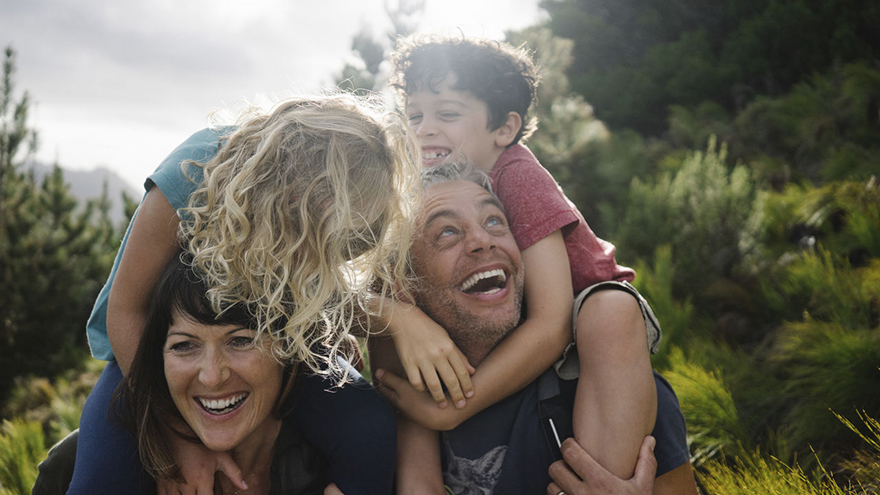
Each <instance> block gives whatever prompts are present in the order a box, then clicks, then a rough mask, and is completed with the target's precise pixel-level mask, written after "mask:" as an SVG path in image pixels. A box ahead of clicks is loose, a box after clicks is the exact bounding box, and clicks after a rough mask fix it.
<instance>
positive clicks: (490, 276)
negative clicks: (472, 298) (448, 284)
mask: <svg viewBox="0 0 880 495" xmlns="http://www.w3.org/2000/svg"><path fill="white" fill-rule="evenodd" d="M506 285H507V274H506V273H504V270H502V269H500V268H496V269H495V270H488V271H485V272H479V273H475V274H473V275H471V276H470V277H468V279H467V280H465V281H464V282H462V283H461V285H459V286H458V290H460V291H462V292H464V293H465V294H494V293H496V292H498V291H500V290H501V289H503V288H504V287H505V286H506Z"/></svg>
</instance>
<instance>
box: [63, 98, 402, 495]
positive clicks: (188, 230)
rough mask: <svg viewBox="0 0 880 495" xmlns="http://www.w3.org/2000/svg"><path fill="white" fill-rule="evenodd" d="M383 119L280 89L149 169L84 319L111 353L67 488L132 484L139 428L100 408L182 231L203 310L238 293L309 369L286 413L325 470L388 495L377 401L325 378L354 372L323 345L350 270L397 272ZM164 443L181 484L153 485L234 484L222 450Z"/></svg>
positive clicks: (234, 300) (383, 416)
mask: <svg viewBox="0 0 880 495" xmlns="http://www.w3.org/2000/svg"><path fill="white" fill-rule="evenodd" d="M385 119H386V114H385V113H384V112H383V111H382V110H381V109H380V108H379V107H378V106H376V105H370V104H369V103H368V102H366V101H364V100H362V99H359V98H355V97H353V96H351V95H335V96H326V97H311V98H295V99H288V100H284V101H281V102H280V103H278V104H277V105H276V106H275V107H274V108H272V109H271V110H270V111H268V112H264V111H255V112H253V113H250V114H248V115H246V116H245V117H244V118H243V119H242V120H241V121H240V122H239V124H237V125H235V126H229V127H223V128H213V129H205V130H202V131H199V132H197V133H195V134H194V135H193V136H191V137H190V138H189V139H188V140H187V141H185V142H184V143H183V144H181V145H180V146H179V147H178V148H177V149H176V150H174V151H173V152H172V153H171V155H169V156H168V158H166V159H165V161H164V162H163V163H162V164H161V165H160V166H159V168H158V169H157V170H156V171H155V172H154V173H153V174H152V175H151V176H150V177H149V178H148V179H147V181H146V183H145V187H146V189H147V192H146V194H145V196H144V199H143V202H142V203H141V205H140V207H139V209H138V211H137V212H136V214H135V217H134V218H133V220H132V223H131V225H130V226H129V230H128V232H127V233H126V236H125V238H124V239H123V243H122V246H121V247H120V250H119V254H118V255H117V258H116V262H115V264H114V267H113V270H112V271H111V274H110V277H109V279H108V281H107V284H106V286H105V287H104V289H103V290H102V292H101V294H100V295H99V296H98V300H97V302H96V304H95V309H94V310H93V312H92V316H91V317H90V319H89V324H88V332H89V344H90V346H91V349H92V354H93V355H94V356H95V357H97V358H100V359H106V360H108V361H110V362H109V363H108V365H107V367H106V368H105V370H104V372H103V373H102V375H101V377H100V379H99V380H98V383H97V384H96V386H95V388H94V389H93V390H92V393H91V394H90V396H89V399H88V401H87V403H86V406H85V408H84V410H83V415H82V419H81V421H80V435H79V441H78V445H77V462H76V467H75V470H74V476H73V480H72V482H71V485H70V489H69V490H68V493H69V494H95V493H132V494H133V493H144V492H143V491H142V490H141V489H140V487H141V485H142V482H141V480H142V479H143V470H142V469H141V467H140V462H139V461H138V457H137V451H138V446H137V442H136V440H135V439H134V438H132V437H131V436H130V435H128V434H127V433H126V432H125V431H124V430H121V429H119V428H118V427H117V426H116V425H114V424H112V423H110V422H108V421H107V410H108V407H109V404H110V398H111V395H112V393H113V390H114V389H115V388H116V386H117V385H118V384H119V383H120V382H121V381H122V377H123V375H124V374H125V373H127V372H128V369H129V366H130V364H131V361H132V358H133V356H134V354H135V351H136V349H137V344H138V342H139V340H140V336H141V334H142V333H143V329H144V325H145V322H146V314H147V310H148V307H149V303H150V294H152V293H153V290H154V287H155V285H156V283H157V281H158V278H159V275H160V274H161V272H162V270H163V269H164V267H165V266H167V265H168V263H169V261H170V260H171V258H172V257H173V256H175V255H176V254H177V253H178V252H179V250H180V241H179V238H180V237H179V235H180V233H181V232H182V233H183V235H184V238H185V239H187V244H186V246H185V247H186V248H187V249H188V250H189V251H190V252H191V253H192V254H193V262H194V264H195V265H196V266H197V267H198V268H199V271H200V273H203V274H204V277H205V279H206V282H207V286H208V287H209V288H208V299H209V301H210V303H211V307H212V309H213V310H214V311H215V312H217V313H222V311H223V310H225V309H226V308H229V307H233V306H236V305H244V306H246V307H247V308H248V309H249V310H250V311H253V315H254V317H255V328H253V329H254V330H256V331H257V333H258V334H260V335H270V336H271V335H273V334H274V335H280V332H272V331H270V330H283V334H284V335H285V337H286V338H288V339H289V342H287V345H285V346H284V347H283V350H284V352H285V356H284V357H285V358H291V359H294V360H295V361H297V362H300V363H303V364H304V365H306V366H307V367H308V368H309V370H310V371H311V372H310V373H305V374H304V375H305V376H304V378H303V383H302V387H301V389H300V390H299V391H298V392H297V393H296V394H294V397H292V398H291V401H292V404H293V407H291V408H290V412H289V413H288V415H289V416H290V419H291V420H292V421H294V422H295V423H296V424H297V425H298V426H299V428H300V430H301V431H303V433H304V435H306V437H307V439H308V440H309V441H310V442H311V443H313V444H314V445H316V446H318V447H319V448H320V449H321V451H322V453H323V454H324V455H325V456H326V457H327V459H328V477H329V480H330V481H332V482H335V483H336V484H337V485H338V486H339V488H340V489H342V490H343V491H344V492H345V493H347V494H348V495H353V494H356V493H375V494H382V493H390V491H391V483H392V480H393V468H394V456H395V445H396V436H395V435H396V430H395V423H394V415H393V411H392V410H391V408H390V406H388V405H387V404H386V403H385V402H384V399H382V397H381V396H379V395H378V393H376V392H375V391H374V390H372V389H370V388H368V387H366V386H357V383H355V385H351V384H348V385H345V386H342V387H339V388H338V390H335V391H334V392H333V393H328V392H327V389H330V388H333V387H334V385H337V384H338V383H339V381H340V380H339V378H338V376H336V377H333V378H327V376H328V375H330V374H331V373H332V372H334V371H335V372H337V375H339V374H340V373H341V374H342V375H345V374H347V375H349V376H353V375H355V372H354V370H352V369H350V368H349V367H347V366H346V365H344V364H343V365H339V364H337V363H339V361H337V359H336V357H337V355H338V354H339V352H338V351H339V349H340V342H343V341H345V336H346V335H347V334H348V332H349V330H350V329H351V327H352V326H353V325H354V315H355V314H356V313H357V311H358V310H359V309H360V308H362V307H363V306H364V300H363V297H362V296H363V295H364V294H366V293H367V290H366V289H367V287H365V286H364V283H363V281H365V280H370V281H373V284H372V285H371V286H370V289H372V290H373V291H376V290H378V291H379V292H383V293H386V294H387V293H388V292H389V291H390V290H391V288H393V287H395V285H396V284H397V281H398V280H399V279H400V277H402V276H403V274H404V267H403V264H402V263H397V262H396V260H399V259H402V255H401V253H400V250H406V249H407V247H408V245H409V230H410V229H411V219H410V217H409V210H410V206H409V205H410V204H411V202H412V201H413V198H414V196H415V193H413V191H416V190H417V188H416V178H417V170H416V165H415V161H414V160H413V159H412V150H413V148H412V147H411V146H410V144H411V142H410V140H409V138H408V135H407V134H406V131H405V126H404V124H403V123H401V122H399V121H392V122H389V121H386V120H385ZM355 275H360V278H358V277H356V276H355ZM359 282H360V283H359ZM377 299H379V300H381V298H377ZM361 382H362V380H361ZM135 393H138V392H137V391H135ZM169 442H170V443H171V444H172V447H173V449H172V450H173V453H174V454H173V455H174V459H175V461H176V464H177V465H178V466H179V467H180V469H181V473H182V478H183V479H184V480H185V484H176V483H174V482H171V481H168V480H165V481H160V483H159V491H160V492H163V491H166V490H169V491H173V492H175V493H176V492H184V493H190V492H192V493H196V492H198V493H203V492H206V491H209V490H210V489H211V487H212V485H213V480H214V473H215V471H222V472H224V473H226V475H227V476H228V477H229V478H230V479H232V480H233V481H234V484H235V486H237V487H238V488H239V489H244V488H245V487H246V483H245V482H244V480H242V479H241V477H240V475H239V474H238V471H239V469H240V466H237V465H236V464H235V463H234V462H233V460H232V459H231V458H230V457H229V456H227V455H224V454H222V453H221V454H218V453H217V452H214V451H209V450H207V449H205V448H204V447H202V446H201V445H197V444H193V443H190V442H183V441H180V440H179V439H178V438H176V437H170V439H169Z"/></svg>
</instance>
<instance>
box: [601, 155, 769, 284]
mask: <svg viewBox="0 0 880 495" xmlns="http://www.w3.org/2000/svg"><path fill="white" fill-rule="evenodd" d="M726 158H727V151H726V146H725V145H721V146H720V149H718V147H717V146H716V143H715V140H714V139H712V140H711V141H710V143H709V146H708V148H707V150H706V151H705V152H693V153H691V154H689V155H688V157H687V158H686V159H685V160H684V161H683V162H682V163H681V165H680V169H679V170H678V171H677V172H676V173H675V174H671V173H666V174H662V175H661V176H660V177H659V178H657V179H655V180H651V181H645V182H643V181H641V180H639V179H638V178H636V179H633V182H632V185H631V188H630V193H629V197H628V199H629V208H628V210H627V213H626V216H625V218H624V221H623V222H622V225H621V226H620V229H619V231H618V236H617V239H618V242H619V249H620V251H623V252H629V251H634V252H635V253H637V254H638V255H639V256H640V257H642V258H643V259H644V258H648V257H650V256H651V255H653V253H654V249H655V248H656V246H658V245H662V244H671V245H672V248H673V252H674V253H675V272H674V274H675V278H674V280H675V283H674V288H675V291H676V293H677V294H682V293H690V294H694V295H695V296H701V295H702V291H703V290H704V289H705V288H706V287H708V286H709V285H710V284H712V282H713V280H715V279H718V278H724V277H728V276H730V275H731V273H732V270H733V268H734V267H735V266H736V265H737V263H738V262H739V260H740V251H739V238H740V232H741V231H742V230H743V228H744V226H745V224H746V221H747V219H748V218H749V216H750V215H751V211H752V205H753V201H754V190H753V187H754V186H753V184H752V182H751V175H750V173H749V171H748V169H747V168H746V167H744V166H742V165H737V166H734V167H733V169H732V170H728V168H727V165H726V164H725V162H726Z"/></svg>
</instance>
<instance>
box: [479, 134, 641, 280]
mask: <svg viewBox="0 0 880 495" xmlns="http://www.w3.org/2000/svg"><path fill="white" fill-rule="evenodd" d="M489 177H490V178H491V179H492V186H493V187H494V188H495V194H496V195H497V196H498V199H499V200H501V204H502V205H504V209H505V212H506V213H507V219H508V221H509V222H510V230H511V231H512V232H513V237H514V239H516V243H517V245H518V246H519V248H520V250H523V251H524V250H525V249H526V248H528V247H529V246H531V245H532V244H534V243H536V242H538V241H539V240H541V239H543V238H545V237H547V236H548V235H550V234H552V233H553V232H555V231H556V230H560V229H562V237H563V239H564V240H565V250H566V251H567V252H568V262H569V265H570V266H571V283H572V288H573V289H574V293H575V294H577V293H578V292H580V291H582V290H583V289H585V288H587V287H589V286H591V285H593V284H596V283H598V282H605V281H609V280H617V281H624V280H625V281H627V282H631V281H632V280H633V279H634V278H635V276H636V272H635V271H634V270H632V269H631V268H627V267H625V266H620V265H618V264H617V261H615V259H614V251H615V248H614V245H613V244H611V243H610V242H607V241H604V240H602V239H599V238H598V237H596V234H594V233H593V231H592V230H591V229H590V226H589V225H587V222H586V220H584V217H583V215H581V212H580V211H578V209H577V207H576V206H575V205H574V204H573V203H572V202H571V201H569V199H568V198H567V197H565V194H564V193H563V192H562V188H560V187H559V185H558V184H557V183H556V180H555V179H553V176H551V175H550V172H548V171H547V169H545V168H544V167H543V166H541V164H540V163H538V159H537V158H535V155H533V154H532V152H531V151H529V149H528V148H526V147H525V146H523V145H522V144H515V145H513V146H511V147H510V148H508V149H507V150H505V151H504V153H503V154H502V155H501V156H500V157H499V158H498V161H496V162H495V166H494V167H493V168H492V171H491V173H490V174H489Z"/></svg>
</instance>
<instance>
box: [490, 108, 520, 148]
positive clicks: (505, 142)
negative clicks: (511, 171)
mask: <svg viewBox="0 0 880 495" xmlns="http://www.w3.org/2000/svg"><path fill="white" fill-rule="evenodd" d="M520 129H522V117H520V115H519V114H518V113H516V112H507V118H506V119H505V120H504V123H502V124H501V127H499V128H498V129H495V146H498V147H500V148H507V147H508V146H510V143H512V142H513V139H514V138H515V137H516V135H517V134H518V133H519V130H520Z"/></svg>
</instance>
